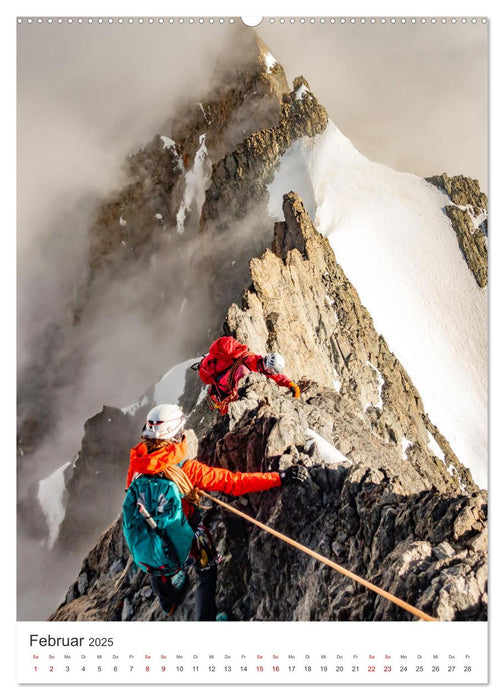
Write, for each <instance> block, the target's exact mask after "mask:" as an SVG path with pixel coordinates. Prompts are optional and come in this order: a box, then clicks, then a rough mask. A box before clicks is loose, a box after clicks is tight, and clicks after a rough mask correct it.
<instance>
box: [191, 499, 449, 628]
mask: <svg viewBox="0 0 504 700" xmlns="http://www.w3.org/2000/svg"><path fill="white" fill-rule="evenodd" d="M200 493H201V494H202V495H203V496H206V497H207V498H209V499H210V500H211V501H214V502H215V503H218V504H219V505H221V506H224V508H227V509H228V510H230V511H231V512H232V513H235V514H236V515H239V516H240V517H241V518H245V520H248V521H249V522H251V523H253V524H254V525H257V526H258V527H260V528H261V529H262V530H265V531H266V532H269V533H270V534H271V535H274V536H275V537H278V538H279V539H280V540H283V541H284V542H287V544H290V545H292V546H293V547H296V549H299V550H301V552H304V553H305V554H308V555H309V556H311V557H313V558H314V559H318V561H320V562H322V564H326V566H330V567H331V569H334V570H335V571H338V572H339V573H340V574H343V575H344V576H348V577H349V578H351V579H353V580H354V581H357V583H360V584H361V585H362V586H365V587H366V588H369V589H370V590H371V591H373V592H374V593H378V595H381V596H383V597H384V598H386V599H387V600H389V601H390V602H391V603H395V604H396V605H398V606H399V607H400V608H404V610H407V611H408V612H409V613H411V614H412V615H415V616H416V617H419V618H420V619H421V620H425V621H427V622H439V620H438V619H437V618H435V617H431V616H430V615H427V613H424V612H422V611H421V610H419V609H418V608H415V607H414V606H413V605H410V604H409V603H405V602H404V600H401V599H400V598H397V597H396V596H395V595H392V594H391V593H387V591H385V590H383V588H379V587H378V586H375V585H374V583H370V582H369V581H366V580H365V579H363V578H361V577H360V576H357V574H354V573H352V572H351V571H348V569H345V568H343V567H342V566H340V565H339V564H335V563H334V562H333V561H331V560H330V559H327V558H326V557H323V556H322V555H321V554H317V552H314V551H313V549H309V548H308V547H305V546H304V545H302V544H299V542H296V541H295V540H293V539H291V538H290V537H287V536H286V535H282V533H281V532H278V531H277V530H273V528H271V527H268V525H264V524H263V523H260V522H259V521H258V520H255V519H254V518H251V517H250V515H246V514H245V513H242V512H241V511H240V510H237V509H236V508H233V506H230V505H228V504H227V503H224V502H223V501H220V500H219V499H218V498H215V497H214V496H210V495H209V494H208V493H205V492H204V491H201V492H200Z"/></svg>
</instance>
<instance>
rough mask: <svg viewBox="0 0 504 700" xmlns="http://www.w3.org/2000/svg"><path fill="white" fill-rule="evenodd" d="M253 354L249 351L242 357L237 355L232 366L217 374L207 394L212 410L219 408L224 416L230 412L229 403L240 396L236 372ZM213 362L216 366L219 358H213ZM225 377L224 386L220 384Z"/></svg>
mask: <svg viewBox="0 0 504 700" xmlns="http://www.w3.org/2000/svg"><path fill="white" fill-rule="evenodd" d="M251 356H252V353H251V352H248V353H246V354H244V355H242V356H241V357H237V358H236V360H234V362H233V364H232V365H231V366H230V367H226V368H225V369H224V370H223V371H222V372H220V373H219V374H217V375H216V376H215V379H214V381H213V383H212V384H211V385H210V387H209V389H208V394H207V404H208V406H209V408H210V409H211V410H212V411H213V410H215V409H217V410H218V411H219V413H220V414H221V415H223V416H224V415H225V414H226V413H227V412H228V407H229V404H230V403H231V402H232V401H235V400H236V399H237V398H238V389H237V388H236V385H235V376H236V372H237V370H238V369H239V367H241V365H242V364H243V363H244V362H245V360H246V359H247V358H249V357H251ZM211 362H214V363H215V365H214V366H216V365H217V362H218V359H217V358H215V359H212V360H211ZM223 377H226V379H225V382H224V386H223V385H222V384H220V381H221V379H223Z"/></svg>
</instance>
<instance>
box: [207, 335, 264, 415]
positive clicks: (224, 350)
mask: <svg viewBox="0 0 504 700" xmlns="http://www.w3.org/2000/svg"><path fill="white" fill-rule="evenodd" d="M250 355H252V353H251V352H250V350H249V349H248V347H247V346H246V345H244V344H243V343H239V342H238V341H237V340H236V338H233V337H232V336H230V335H224V336H222V337H221V338H217V340H215V341H214V342H213V343H212V345H211V346H210V348H209V351H208V355H206V356H205V357H204V358H203V359H202V360H201V362H200V364H199V367H198V372H199V376H200V379H201V381H202V382H204V384H211V385H212V386H211V387H210V389H209V392H208V395H209V398H210V399H211V404H213V405H211V407H212V408H218V409H219V411H220V412H221V413H223V414H224V413H227V404H228V403H229V402H230V401H233V400H234V399H235V398H236V389H235V387H234V375H235V372H236V370H237V369H238V367H239V366H240V365H241V364H242V363H243V362H244V360H245V359H246V358H247V357H249V356H250Z"/></svg>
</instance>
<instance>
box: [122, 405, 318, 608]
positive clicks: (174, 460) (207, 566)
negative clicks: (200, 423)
mask: <svg viewBox="0 0 504 700" xmlns="http://www.w3.org/2000/svg"><path fill="white" fill-rule="evenodd" d="M185 420H186V419H185V416H184V414H183V412H182V410H181V409H180V408H179V407H178V406H175V405H172V404H161V405H159V406H155V407H154V408H153V409H152V410H151V411H149V413H148V415H147V420H146V423H145V425H144V427H143V430H142V435H141V437H142V440H141V442H140V443H139V444H137V445H136V446H135V447H134V448H133V449H132V450H131V453H130V466H129V470H128V475H127V479H126V488H129V486H130V484H131V483H132V482H133V481H134V479H136V478H137V477H139V476H141V475H157V476H159V475H163V477H165V478H167V479H170V480H171V481H173V482H175V484H176V486H177V487H178V489H179V491H180V494H181V497H182V508H183V511H184V514H185V516H186V518H187V521H188V522H189V525H190V526H191V528H192V529H193V530H194V532H195V538H194V540H193V547H192V549H191V552H190V555H189V558H190V559H191V560H192V561H193V562H194V565H195V569H196V575H197V578H198V586H197V589H196V601H195V607H196V619H197V620H215V619H216V605H215V590H216V583H217V563H218V557H217V553H216V551H215V547H214V546H213V542H212V538H211V535H210V533H209V531H208V530H207V528H206V527H205V526H204V525H203V523H202V522H201V507H200V498H201V494H200V493H199V491H198V489H200V488H201V489H206V490H208V491H220V492H222V493H226V494H230V495H232V496H241V495H243V494H246V493H252V492H257V491H265V490H268V489H271V488H275V487H279V486H282V485H284V484H288V483H292V482H303V481H305V480H306V479H307V478H308V471H307V469H306V467H303V466H292V467H288V468H287V469H285V470H284V471H282V472H231V471H229V470H228V469H222V468H218V467H210V466H208V465H206V464H203V463H202V462H199V461H198V460H196V459H186V454H187V440H186V437H185V434H184V427H185ZM202 551H203V552H204V557H202V556H201V553H202ZM203 559H204V560H203ZM181 574H184V572H181ZM149 578H150V582H151V586H152V588H153V590H154V592H155V593H156V595H157V596H158V598H159V601H160V603H161V607H162V608H163V610H164V611H165V612H170V611H171V610H172V608H173V599H174V596H173V593H174V583H175V584H176V582H174V580H173V578H169V577H166V576H163V575H162V574H159V572H152V573H151V572H149Z"/></svg>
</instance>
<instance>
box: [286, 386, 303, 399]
mask: <svg viewBox="0 0 504 700" xmlns="http://www.w3.org/2000/svg"><path fill="white" fill-rule="evenodd" d="M289 389H290V390H291V391H292V393H293V394H294V398H295V399H299V397H300V396H301V389H300V388H299V387H298V385H297V384H294V382H291V383H290V384H289Z"/></svg>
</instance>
